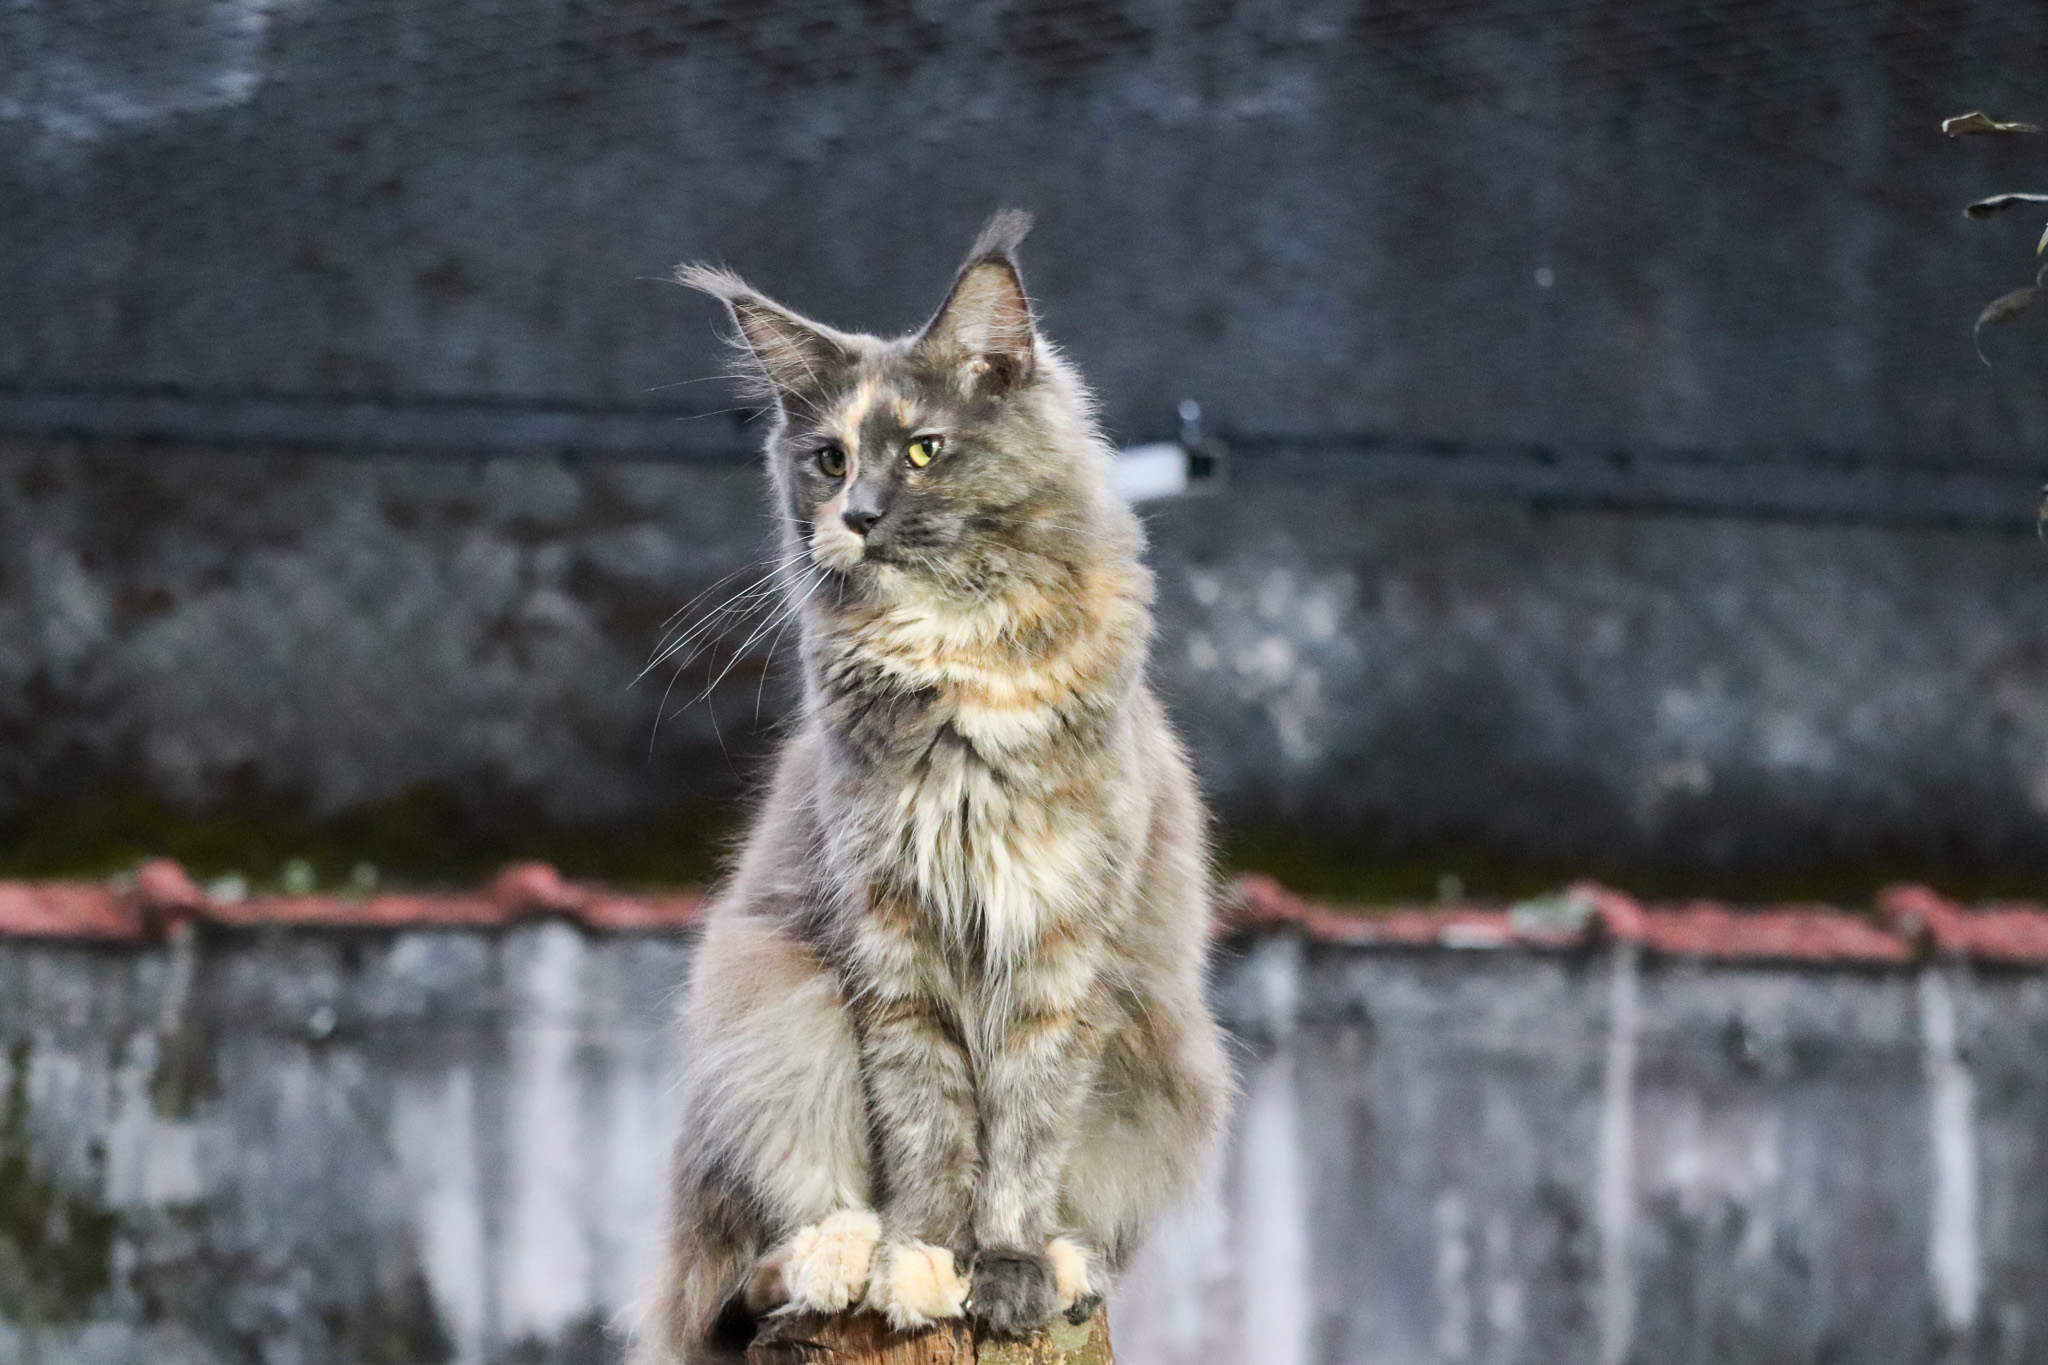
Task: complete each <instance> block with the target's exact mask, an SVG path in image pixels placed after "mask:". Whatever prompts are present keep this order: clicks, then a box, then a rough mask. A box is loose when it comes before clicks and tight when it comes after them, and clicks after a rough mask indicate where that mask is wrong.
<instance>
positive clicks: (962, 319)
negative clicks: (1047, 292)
mask: <svg viewBox="0 0 2048 1365" xmlns="http://www.w3.org/2000/svg"><path fill="white" fill-rule="evenodd" d="M1029 231H1031V215H1030V214H1028V213H1025V212H1023V211H1022V210H1021V209H1003V210H1001V211H1000V212H998V213H997V214H996V215H995V216H994V217H993V218H991V219H989V220H988V224H987V226H985V227H983V228H982V230H981V235H980V236H978V237H976V238H975V239H974V246H973V247H972V248H971V249H970V250H969V251H968V253H967V260H966V262H965V263H964V264H963V265H962V266H961V267H960V273H959V274H957V275H956V276H954V278H953V289H952V292H951V293H949V294H947V295H946V301H945V302H944V303H943V304H941V305H939V311H938V312H937V313H936V314H934V315H933V317H932V320H931V321H930V322H928V323H926V324H925V329H924V332H923V334H922V335H921V336H920V337H919V338H918V341H917V345H918V348H919V349H920V350H924V351H927V352H932V353H936V354H939V355H943V356H946V357H948V358H949V359H951V360H954V361H955V362H956V363H958V364H959V365H960V366H961V367H962V368H961V374H962V376H963V379H964V381H965V382H966V383H967V384H969V385H972V386H975V387H981V388H984V389H992V390H996V391H1000V390H1003V389H1009V388H1014V387H1016V386H1017V385H1020V384H1022V383H1024V382H1025V381H1027V380H1029V379H1030V378H1031V375H1032V372H1033V370H1034V369H1035V368H1036V366H1037V357H1038V338H1037V332H1036V329H1035V327H1034V325H1033V322H1032V317H1031V300H1030V299H1029V298H1027V297H1026V296H1025V293H1024V281H1023V278H1022V277H1021V276H1020V275H1019V274H1018V271H1017V262H1016V258H1015V254H1014V253H1015V252H1016V250H1017V245H1018V243H1020V242H1022V241H1023V240H1024V234H1026V233H1027V232H1029Z"/></svg>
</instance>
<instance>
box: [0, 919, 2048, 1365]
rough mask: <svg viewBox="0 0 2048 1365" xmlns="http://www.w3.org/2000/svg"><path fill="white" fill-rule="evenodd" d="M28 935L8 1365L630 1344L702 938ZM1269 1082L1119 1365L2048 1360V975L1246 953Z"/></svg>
mask: <svg viewBox="0 0 2048 1365" xmlns="http://www.w3.org/2000/svg"><path fill="white" fill-rule="evenodd" d="M199 932H200V935H201V936H200V937H188V938H183V939H175V940H174V941H173V942H172V944H171V945H169V946H167V947H159V948H155V949H149V950H135V949H127V948H121V949H91V948H82V947H66V946H59V945H51V944H37V943H33V942H30V941H27V940H15V941H11V942H7V943H5V944H0V1056H4V1058H5V1063H4V1067H0V1095H4V1096H5V1097H6V1099H5V1110H4V1122H0V1172H4V1173H5V1175H6V1177H7V1179H6V1182H5V1184H4V1186H0V1209H4V1210H5V1220H6V1221H5V1223H4V1225H0V1310H4V1311H0V1319H4V1323H0V1360H5V1361H7V1362H9V1365H13V1362H16V1361H40V1362H47V1363H48V1365H68V1363H69V1362H94V1363H95V1365H98V1363H99V1362H106V1363H107V1365H112V1363H113V1362H122V1361H138V1362H139V1361H151V1362H193V1363H194V1365H197V1363H198V1362H208V1363H209V1365H210V1363H211V1362H230V1361H235V1362H239V1361H249V1360H295V1361H303V1362H307V1363H308V1365H314V1363H315V1362H337V1363H338V1362H387V1361H388V1362H397V1361H439V1360H450V1361H459V1362H464V1363H465V1365H468V1363H470V1362H486V1361H489V1362H510V1361H564V1362H567V1361H577V1362H583V1361H598V1360H604V1359H609V1358H611V1356H612V1354H613V1352H614V1351H615V1348H616V1341H615V1340H614V1338H613V1337H612V1336H611V1335H609V1334H608V1332H607V1329H606V1324H607V1323H610V1322H612V1321H614V1320H615V1318H616V1316H617V1314H618V1313H619V1312H620V1311H621V1310H622V1309H623V1308H625V1307H626V1306H627V1305H628V1303H629V1302H630V1301H631V1298H632V1295H633V1293H634V1290H635V1287H636V1286H637V1285H638V1284H639V1283H641V1279H642V1276H643V1274H644V1273H645V1270H646V1268H647V1265H648V1258H649V1254H650V1247H651V1240H652V1238H653V1236H654V1232H655V1207H654V1200H653V1198H652V1195H651V1192H652V1191H654V1190H655V1189H656V1188H657V1187H658V1184H659V1180H660V1167H661V1161H662V1153H663V1147H664V1145H665V1142H666V1136H667V1133H668V1132H669V1130H670V1128H671V1127H672V1125H673V1122H674V1118H675V1115H674V1107H673V1092H672V1078H673V1075H674V1060H675V1059H674V1055H673V1053H672V1050H671V1046H670V1043H669V1040H668V1037H667V1034H666V1032H665V1029H666V1021H667V1016H668V1010H669V994H670V992H671V990H672V988H673V986H674V983H675V982H676V981H677V980H678V979H679V978H680V976H681V974H682V973H683V971H684V970H685V968H686V965H687V960H688V956H689V951H690V948H689V942H688V940H687V939H686V938H672V937H664V936H623V937H594V936H590V935H587V934H585V933H583V932H582V931H579V930H577V929H575V928H572V927H570V926H568V925H566V924H561V923H545V924H541V925H537V926H531V927H527V928H523V929H518V930H514V931H510V932H505V933H502V934H498V933H478V932H459V931H425V930H422V931H408V932H403V933H396V934H389V935H382V934H369V933H341V934H325V935H322V934H315V933H306V932H299V933H293V932H288V931H276V932H271V933H268V934H251V935H240V936H236V935H227V936H211V935H215V934H217V933H218V931H206V930H201V931H199ZM1217 994H1218V998H1219V1000H1220V1002H1221V1004H1222V1007H1223V1009H1224V1011H1225V1013H1226V1016H1227V1017H1228V1018H1229V1020H1230V1021H1231V1023H1232V1026H1233V1028H1234V1030H1235V1032H1236V1034H1237V1036H1238V1038H1239V1039H1240V1048H1239V1060H1240V1068H1241V1074H1242V1078H1243V1082H1244V1097H1243V1100H1242V1102H1241V1103H1240V1105H1239V1107H1238V1111H1237V1116H1236V1122H1235V1127H1234V1134H1233V1137H1232V1140H1231V1144H1230V1147H1229V1149H1228V1151H1227V1152H1225V1153H1224V1154H1223V1155H1222V1156H1221V1158H1220V1160H1219V1162H1218V1165H1217V1167H1216V1169H1215V1173H1214V1176H1213V1180H1212V1183H1211V1185H1210V1187H1209V1189H1208V1190H1207V1191H1206V1193H1205V1194H1204V1195H1203V1196H1202V1198H1201V1199H1199V1200H1198V1201H1196V1202H1195V1203H1194V1204H1193V1205H1192V1206H1191V1207H1189V1208H1187V1209H1185V1210H1183V1211H1181V1212H1180V1213H1179V1214H1177V1215H1176V1216H1175V1217H1174V1218H1173V1219H1172V1220H1170V1221H1169V1223H1168V1224H1167V1225H1166V1226H1165V1227H1162V1228H1161V1230H1160V1232H1159V1234H1158V1235H1157V1236H1156V1237H1155V1238H1154V1239H1153V1243H1152V1246H1151V1248H1150V1250H1149V1251H1148V1252H1147V1253H1146V1256H1145V1258H1144V1260H1143V1262H1142V1264H1141V1265H1140V1266H1139V1267H1138V1268H1137V1269H1136V1270H1135V1271H1134V1273H1133V1274H1132V1276H1131V1278H1130V1280H1129V1282H1128V1283H1127V1284H1126V1286H1125V1287H1124V1289H1123V1290H1122V1292H1121V1293H1120V1295H1119V1296H1118V1298H1117V1300H1116V1302H1115V1304H1114V1306H1113V1316H1112V1321H1113V1323H1114V1326H1115V1330H1116V1332H1117V1334H1118V1347H1119V1354H1120V1357H1121V1358H1122V1359H1123V1360H1124V1361H1125V1362H1126V1363H1127V1365H1168V1362H1195V1361H1200V1362H1202V1365H1229V1362H1235V1361H1245V1362H1251V1361H1258V1362H1261V1365H1295V1363H1296V1362H1303V1363H1306V1362H1333V1363H1334V1362H1346V1363H1347V1365H1348V1363H1352V1362H1356V1363H1358V1365H1364V1363H1365V1362H1386V1365H1413V1363H1414V1362H1418V1361H1442V1362H1467V1361H1470V1362H1478V1361H1488V1362H1503V1363H1505V1362H1530V1363H1531V1365H1535V1363H1536V1362H1541V1363H1542V1365H1559V1363H1561V1362H1572V1361H1585V1362H1595V1361H1599V1362H1622V1361H1631V1362H1643V1363H1644V1365H1648V1363H1649V1362H1656V1363H1657V1365H1666V1362H1673V1361H1699V1362H1717V1363H1725V1365H1736V1363H1737V1362H1766V1361H1770V1362H1782V1361H1804V1362H1823V1361H1838V1360H1885V1361H1896V1362H1920V1361H1927V1362H1933V1361H1957V1360H1970V1361H1983V1362H1994V1361H1996V1362H2001V1363H2003V1362H2025V1361H2042V1360H2048V1320H2044V1317H2043V1313H2042V1309H2041V1305H2042V1304H2043V1303H2048V1270H2044V1267H2043V1263H2042V1258H2041V1255H2040V1247H2041V1246H2042V1238H2043V1236H2044V1234H2048V1195H2044V1191H2048V1170H2044V1162H2048V1148H2044V1146H2043V1137H2042V1135H2043V1133H2044V1132H2048V1122H2044V1120H2048V1115H2044V1114H2043V1113H2042V1105H2041V1099H2040V1096H2041V1093H2042V1086H2041V1084H2040V1058H2041V1056H2042V1055H2044V1054H2043V1043H2044V1042H2048V988H2044V982H2043V980H2042V978H2041V976H2040V974H2039V973H2038V972H2032V971H2029V972H2001V971H1994V970H1990V969H1984V968H1976V969H1972V968H1965V967H1961V966H1933V967H1928V968H1925V969H1917V970H1888V971H1855V970H1830V971H1800V970H1791V969H1773V968H1770V967H1765V966H1755V965H1750V966H1734V967H1718V968H1708V967H1702V966H1698V965H1688V964H1687V963H1686V962H1684V961H1682V960H1669V959H1662V958H1655V957H1644V958H1639V957H1638V956H1637V950H1636V949H1633V948H1621V949H1615V950H1586V951H1577V952H1569V953H1529V952H1521V951H1497V952H1474V951H1366V950H1358V949H1344V948H1335V947H1328V946H1317V945H1313V944H1308V945H1304V944H1303V943H1301V942H1299V941H1298V940H1295V939H1293V938H1289V937H1273V938H1267V939H1262V940H1255V941H1252V942H1250V943H1247V944H1244V945H1240V947H1239V948H1237V949H1234V950H1233V951H1232V952H1231V953H1230V954H1229V955H1228V956H1227V958H1226V960H1225V961H1224V962H1223V964H1222V965H1221V968H1220V974H1219V977H1218V982H1217Z"/></svg>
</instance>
